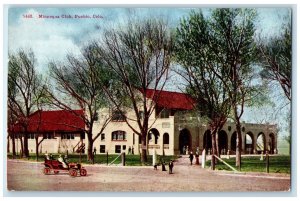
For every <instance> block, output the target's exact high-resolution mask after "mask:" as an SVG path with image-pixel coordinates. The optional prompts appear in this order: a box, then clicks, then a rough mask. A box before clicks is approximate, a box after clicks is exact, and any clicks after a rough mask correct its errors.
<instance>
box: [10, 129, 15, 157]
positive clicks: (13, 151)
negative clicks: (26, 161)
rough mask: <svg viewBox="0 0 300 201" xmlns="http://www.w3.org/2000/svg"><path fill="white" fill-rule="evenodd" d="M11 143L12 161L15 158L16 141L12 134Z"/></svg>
mask: <svg viewBox="0 0 300 201" xmlns="http://www.w3.org/2000/svg"><path fill="white" fill-rule="evenodd" d="M11 137H12V138H11V142H12V156H13V159H15V158H16V140H15V134H12V136H11Z"/></svg>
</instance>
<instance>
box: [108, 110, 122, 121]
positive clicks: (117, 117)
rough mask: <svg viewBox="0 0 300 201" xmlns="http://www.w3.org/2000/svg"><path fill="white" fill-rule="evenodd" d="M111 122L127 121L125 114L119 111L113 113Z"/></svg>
mask: <svg viewBox="0 0 300 201" xmlns="http://www.w3.org/2000/svg"><path fill="white" fill-rule="evenodd" d="M111 120H112V121H125V115H124V112H122V111H119V110H115V111H113V113H112V118H111Z"/></svg>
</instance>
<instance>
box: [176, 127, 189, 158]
mask: <svg viewBox="0 0 300 201" xmlns="http://www.w3.org/2000/svg"><path fill="white" fill-rule="evenodd" d="M183 147H185V150H186V149H187V147H188V149H189V150H190V149H191V147H192V136H191V133H190V131H189V130H188V129H186V128H185V129H183V130H181V131H180V134H179V150H180V154H185V153H183V151H184V149H183Z"/></svg>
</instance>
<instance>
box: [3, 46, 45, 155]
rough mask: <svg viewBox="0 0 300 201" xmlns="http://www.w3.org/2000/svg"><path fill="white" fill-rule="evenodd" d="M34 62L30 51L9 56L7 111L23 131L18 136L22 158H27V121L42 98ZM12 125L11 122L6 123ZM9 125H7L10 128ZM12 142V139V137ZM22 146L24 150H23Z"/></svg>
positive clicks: (39, 79) (40, 82) (40, 85)
mask: <svg viewBox="0 0 300 201" xmlns="http://www.w3.org/2000/svg"><path fill="white" fill-rule="evenodd" d="M35 65H36V60H35V56H34V53H33V52H32V50H28V51H25V50H22V49H21V50H19V51H18V52H17V53H16V54H10V55H9V62H8V109H9V116H10V117H9V119H11V118H12V119H14V120H17V121H18V123H19V124H20V125H22V129H23V132H22V133H23V138H24V139H23V140H24V141H22V135H19V137H20V140H21V145H22V155H23V157H28V156H29V150H28V134H29V132H28V121H29V116H30V115H31V114H32V113H33V112H34V111H35V110H36V109H37V102H38V101H39V100H40V99H41V98H42V95H43V93H42V89H43V84H42V78H41V76H39V75H38V74H37V73H36V68H35ZM8 122H9V123H12V122H11V121H8ZM10 126H11V125H8V127H10ZM13 141H14V137H13ZM13 143H14V142H13ZM23 146H24V148H23Z"/></svg>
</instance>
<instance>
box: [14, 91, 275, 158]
mask: <svg viewBox="0 0 300 201" xmlns="http://www.w3.org/2000/svg"><path fill="white" fill-rule="evenodd" d="M146 95H147V98H148V99H152V100H154V101H155V103H156V105H155V111H154V112H153V113H152V115H151V118H150V121H149V125H152V126H151V128H150V130H149V134H148V151H149V154H152V152H153V149H155V150H156V153H157V154H161V155H162V154H165V155H175V154H182V153H183V150H184V147H185V149H186V148H187V147H188V149H189V150H193V151H195V150H196V149H197V148H198V149H199V150H200V151H202V150H203V149H206V152H207V153H208V154H209V153H211V136H210V131H209V127H208V125H205V124H204V122H201V120H199V119H198V118H196V117H195V116H194V115H193V112H192V110H193V104H194V101H193V99H191V98H190V97H189V96H188V95H186V94H183V93H178V92H168V91H159V92H155V91H154V90H147V93H146ZM80 112H83V110H76V111H72V112H70V111H69V112H68V111H39V112H37V113H34V114H32V115H31V118H30V119H32V120H30V122H29V124H30V126H29V128H30V131H31V132H32V134H30V139H29V151H30V152H35V151H34V150H35V140H34V135H36V134H38V135H39V136H40V138H42V136H43V135H44V136H47V139H45V140H44V141H43V142H42V145H41V146H40V152H42V153H45V152H47V153H66V152H67V150H68V152H69V153H73V152H74V153H76V152H77V153H78V152H79V151H85V152H87V150H86V149H85V145H87V143H88V141H87V138H86V137H85V135H84V133H83V128H84V122H83V120H81V119H80V118H78V117H77V116H76V115H75V113H80ZM108 113H110V115H112V121H111V122H110V123H109V124H108V125H107V126H106V128H105V129H104V131H103V133H102V134H101V135H100V136H99V138H98V139H97V140H96V141H95V142H94V147H95V148H96V150H97V154H105V153H106V152H108V153H109V154H118V153H121V152H126V153H129V151H130V152H131V153H132V152H133V154H139V153H140V152H141V149H142V148H145V147H141V138H140V136H139V135H137V134H134V133H133V131H132V130H131V129H130V128H129V126H128V125H127V124H126V122H125V121H124V115H125V116H127V117H130V118H132V119H134V118H135V114H134V112H133V111H124V112H123V113H120V112H118V111H114V110H111V109H108V108H107V109H104V110H101V111H99V121H98V122H96V123H95V125H94V130H93V133H98V132H99V130H100V127H101V124H102V122H101V119H102V118H101V116H102V115H106V114H108ZM142 116H143V113H142V112H141V118H142ZM38 122H41V123H38ZM132 123H133V124H132V125H133V126H136V128H137V125H135V124H134V122H132ZM13 132H14V133H16V134H22V130H21V127H19V128H14V130H13ZM277 133H278V130H277V126H276V125H269V124H249V123H242V153H243V154H259V153H261V152H263V153H265V152H266V151H269V153H271V154H274V153H277ZM218 135H219V136H218V139H219V150H220V151H221V154H227V152H228V151H229V153H231V154H234V153H235V149H236V132H235V125H234V123H230V122H228V123H226V124H225V125H224V127H223V129H222V131H220V133H219V134H218ZM9 143H11V140H10V141H9ZM17 144H18V145H17ZM16 145H17V146H18V150H20V143H18V142H16ZM10 147H11V146H10Z"/></svg>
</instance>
